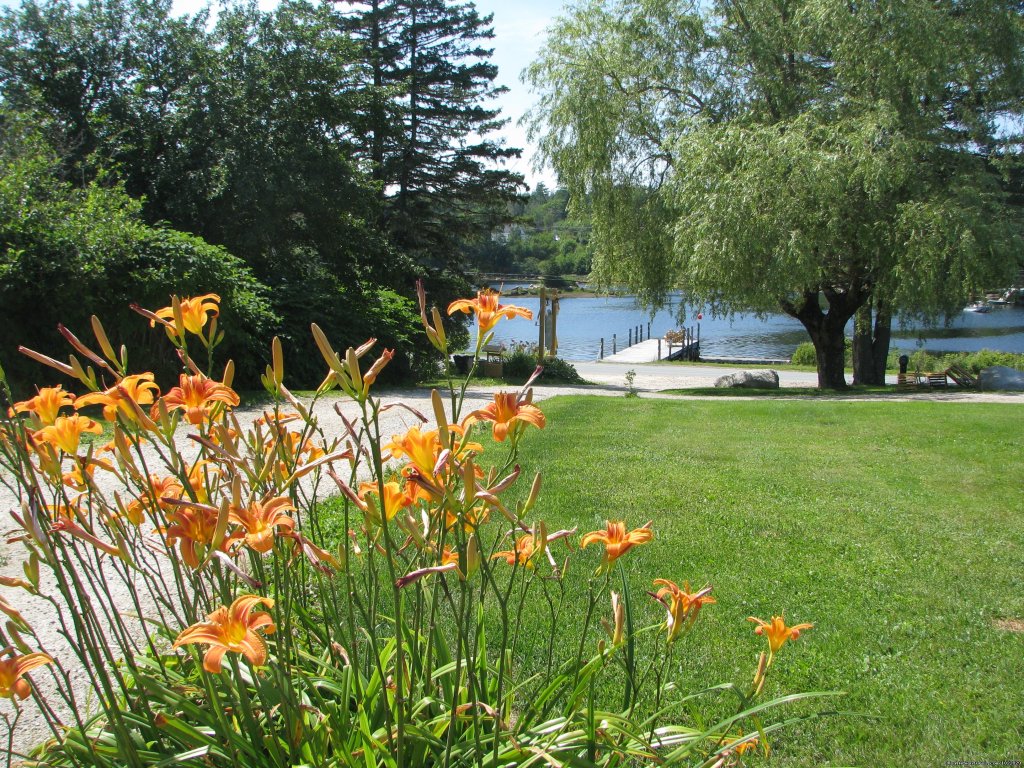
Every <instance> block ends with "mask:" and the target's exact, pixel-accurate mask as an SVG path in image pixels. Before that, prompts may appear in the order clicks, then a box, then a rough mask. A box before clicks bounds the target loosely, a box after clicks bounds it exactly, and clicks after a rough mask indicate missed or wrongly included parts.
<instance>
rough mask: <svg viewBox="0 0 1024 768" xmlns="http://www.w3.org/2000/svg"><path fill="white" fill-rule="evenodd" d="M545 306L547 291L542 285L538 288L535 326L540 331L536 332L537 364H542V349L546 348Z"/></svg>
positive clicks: (546, 303)
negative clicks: (538, 297)
mask: <svg viewBox="0 0 1024 768" xmlns="http://www.w3.org/2000/svg"><path fill="white" fill-rule="evenodd" d="M547 306H548V295H547V289H546V288H545V287H544V286H543V285H542V286H541V287H540V309H539V310H538V311H537V326H538V328H539V329H540V330H539V331H538V332H537V364H538V365H543V364H544V349H545V346H546V342H547V339H546V338H545V336H544V325H545V321H546V320H547V317H546V315H547Z"/></svg>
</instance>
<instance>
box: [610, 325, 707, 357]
mask: <svg viewBox="0 0 1024 768" xmlns="http://www.w3.org/2000/svg"><path fill="white" fill-rule="evenodd" d="M645 330H646V334H645V333H644V331H645ZM626 339H627V343H626V344H624V345H623V346H622V349H623V350H625V349H628V348H629V347H632V346H633V345H634V344H640V343H641V342H643V341H644V340H645V339H646V340H647V341H648V342H650V341H651V324H650V323H646V328H645V324H640V325H637V326H634V327H633V328H630V329H629V333H628V335H627V336H626ZM663 341H664V342H665V343H666V344H667V347H668V354H667V355H665V354H663V351H664V350H663V349H662V342H663ZM657 342H658V358H657V359H658V360H697V359H699V358H700V324H699V323H698V324H697V325H696V326H695V327H691V328H681V329H679V330H678V331H668V332H667V333H666V334H665V336H664V338H663V339H662V338H659V339H657ZM618 352H619V338H618V334H615V333H613V334H612V338H611V345H610V352H609V351H608V349H607V347H606V346H605V339H604V338H603V337H602V338H601V348H600V353H599V354H598V360H604V358H605V354H606V353H607V354H612V355H615V354H618Z"/></svg>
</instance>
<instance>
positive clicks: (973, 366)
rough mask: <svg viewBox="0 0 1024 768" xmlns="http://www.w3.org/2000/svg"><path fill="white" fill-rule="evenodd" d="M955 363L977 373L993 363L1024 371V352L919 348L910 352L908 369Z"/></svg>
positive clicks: (941, 368) (938, 367) (930, 368)
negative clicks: (942, 350)
mask: <svg viewBox="0 0 1024 768" xmlns="http://www.w3.org/2000/svg"><path fill="white" fill-rule="evenodd" d="M894 354H898V353H894ZM954 365H959V366H961V367H963V368H966V369H968V370H970V371H974V373H975V374H978V373H981V369H982V368H989V367H991V366H993V365H1003V366H1006V367H1007V368H1016V369H1017V370H1018V371H1024V354H1020V353H1016V352H997V351H995V350H992V349H982V350H979V351H978V352H950V353H945V354H940V353H935V352H929V351H928V350H924V349H919V350H916V351H915V352H913V353H911V354H910V362H909V364H908V366H907V370H908V371H911V372H913V371H922V372H928V373H931V372H939V371H945V370H946V369H947V368H950V367H952V366H954ZM890 368H895V369H896V370H898V363H892V362H890Z"/></svg>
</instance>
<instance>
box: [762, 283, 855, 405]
mask: <svg viewBox="0 0 1024 768" xmlns="http://www.w3.org/2000/svg"><path fill="white" fill-rule="evenodd" d="M823 293H824V294H825V298H826V299H827V300H828V311H827V312H826V311H823V310H822V308H821V303H820V300H819V298H818V292H817V291H804V295H803V298H802V302H801V303H800V304H799V305H797V304H796V303H794V302H791V301H788V300H786V301H782V302H781V306H782V311H783V312H785V313H786V314H787V315H789V316H790V317H793V318H796V319H797V320H799V321H800V323H801V324H802V325H803V326H804V328H806V329H807V335H808V336H810V337H811V343H812V344H814V352H815V354H816V356H817V358H818V387H819V388H821V389H846V387H847V384H846V324H847V323H848V322H849V321H850V318H851V317H853V314H854V313H855V312H856V311H857V309H858V308H859V307H860V306H861V305H862V304H863V303H864V301H865V300H866V298H867V295H866V294H865V293H863V292H861V291H836V290H828V289H826V290H825V291H823Z"/></svg>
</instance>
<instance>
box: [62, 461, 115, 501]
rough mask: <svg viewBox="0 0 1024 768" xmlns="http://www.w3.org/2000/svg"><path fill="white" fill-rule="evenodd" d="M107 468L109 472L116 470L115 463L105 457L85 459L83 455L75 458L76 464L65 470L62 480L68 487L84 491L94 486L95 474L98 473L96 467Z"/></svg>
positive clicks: (80, 491)
mask: <svg viewBox="0 0 1024 768" xmlns="http://www.w3.org/2000/svg"><path fill="white" fill-rule="evenodd" d="M97 467H99V468H100V469H105V470H106V471H107V472H113V471H114V465H113V464H111V463H110V462H109V461H106V460H104V459H83V458H81V457H79V458H76V459H75V466H74V467H72V468H71V470H70V471H68V472H65V473H64V474H63V475H62V477H61V481H62V482H63V483H64V485H66V486H67V487H68V488H72V489H74V490H76V491H78V492H79V493H84V492H85V491H87V490H88V489H89V488H92V487H93V475H95V474H96V468H97Z"/></svg>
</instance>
